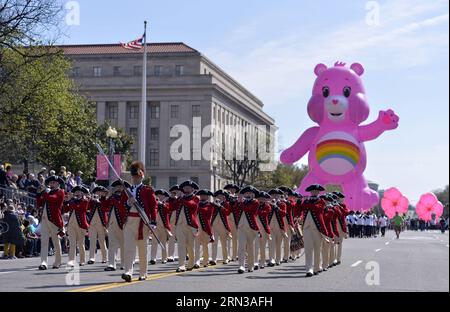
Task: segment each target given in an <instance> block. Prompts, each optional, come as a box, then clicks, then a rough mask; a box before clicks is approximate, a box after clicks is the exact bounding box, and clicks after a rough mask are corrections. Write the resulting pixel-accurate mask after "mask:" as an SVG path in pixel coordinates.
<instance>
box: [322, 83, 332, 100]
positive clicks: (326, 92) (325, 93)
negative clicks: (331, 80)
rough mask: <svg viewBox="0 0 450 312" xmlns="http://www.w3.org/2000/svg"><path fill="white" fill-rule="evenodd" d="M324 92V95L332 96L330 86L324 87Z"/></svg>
mask: <svg viewBox="0 0 450 312" xmlns="http://www.w3.org/2000/svg"><path fill="white" fill-rule="evenodd" d="M322 94H323V97H326V98H327V97H329V96H330V88H328V87H326V86H325V87H323V88H322Z"/></svg>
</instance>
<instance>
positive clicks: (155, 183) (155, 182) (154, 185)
mask: <svg viewBox="0 0 450 312" xmlns="http://www.w3.org/2000/svg"><path fill="white" fill-rule="evenodd" d="M150 178H151V179H152V186H153V187H154V188H155V189H156V188H157V181H156V177H155V176H151V177H150Z"/></svg>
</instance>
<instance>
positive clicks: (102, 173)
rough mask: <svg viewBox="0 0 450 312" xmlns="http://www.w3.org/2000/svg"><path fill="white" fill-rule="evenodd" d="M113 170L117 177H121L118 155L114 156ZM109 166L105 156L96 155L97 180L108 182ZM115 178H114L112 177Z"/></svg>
mask: <svg viewBox="0 0 450 312" xmlns="http://www.w3.org/2000/svg"><path fill="white" fill-rule="evenodd" d="M114 169H115V170H116V171H117V174H118V175H119V176H121V175H122V157H121V155H120V154H116V155H114ZM108 178H109V166H108V161H107V160H106V158H105V156H103V155H97V180H108ZM114 178H115V177H114Z"/></svg>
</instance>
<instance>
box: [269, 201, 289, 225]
mask: <svg viewBox="0 0 450 312" xmlns="http://www.w3.org/2000/svg"><path fill="white" fill-rule="evenodd" d="M286 211H287V207H286V204H285V203H284V202H281V201H280V202H278V203H277V204H276V205H272V204H271V205H270V213H269V217H268V221H269V224H270V222H272V218H273V216H275V217H276V218H277V222H278V225H279V227H280V229H281V230H282V231H286V224H285V222H284V217H285V216H286Z"/></svg>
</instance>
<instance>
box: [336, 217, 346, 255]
mask: <svg viewBox="0 0 450 312" xmlns="http://www.w3.org/2000/svg"><path fill="white" fill-rule="evenodd" d="M338 231H339V237H337V238H335V240H336V260H337V261H339V262H341V261H342V245H343V243H344V238H345V232H344V231H343V230H342V227H341V225H340V224H339V226H338Z"/></svg>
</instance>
